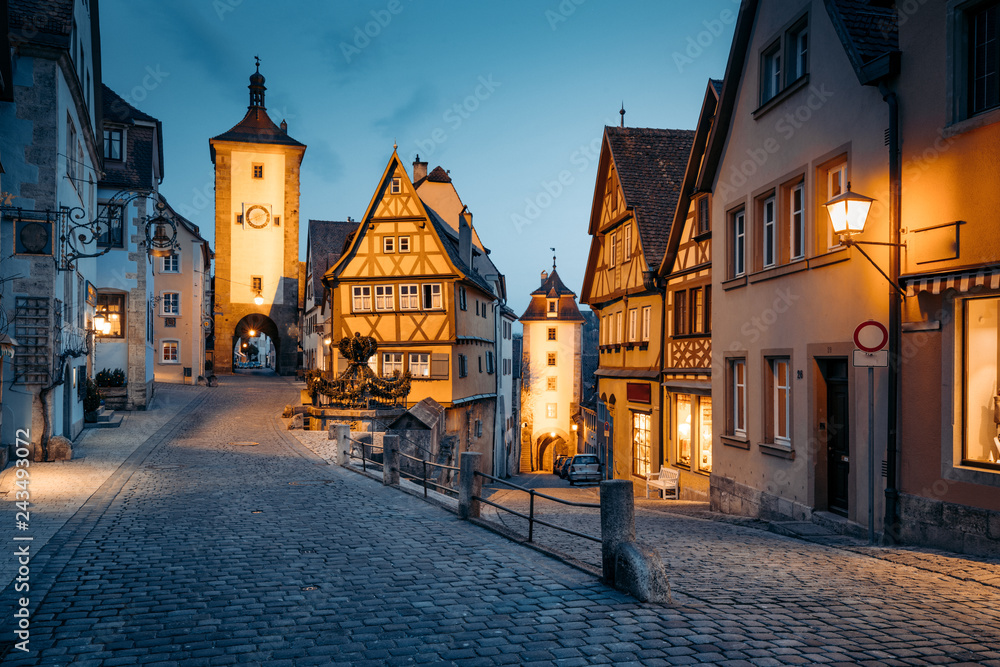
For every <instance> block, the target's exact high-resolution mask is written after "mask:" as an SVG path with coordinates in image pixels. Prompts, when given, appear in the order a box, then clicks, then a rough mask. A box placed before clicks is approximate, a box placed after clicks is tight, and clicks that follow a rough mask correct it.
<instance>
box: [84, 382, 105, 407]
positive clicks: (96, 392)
mask: <svg viewBox="0 0 1000 667" xmlns="http://www.w3.org/2000/svg"><path fill="white" fill-rule="evenodd" d="M101 398H102V396H101V390H100V389H98V388H97V383H96V382H94V381H93V380H91V379H90V378H87V394H86V395H85V396H84V397H83V409H84V410H86V411H87V412H94V411H95V410H100V409H101Z"/></svg>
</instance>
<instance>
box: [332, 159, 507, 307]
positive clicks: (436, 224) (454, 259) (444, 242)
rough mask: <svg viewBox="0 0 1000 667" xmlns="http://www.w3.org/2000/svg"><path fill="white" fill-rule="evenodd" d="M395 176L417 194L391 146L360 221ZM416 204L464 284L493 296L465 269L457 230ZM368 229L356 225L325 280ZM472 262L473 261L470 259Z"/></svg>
mask: <svg viewBox="0 0 1000 667" xmlns="http://www.w3.org/2000/svg"><path fill="white" fill-rule="evenodd" d="M394 174H398V175H399V176H400V177H402V178H403V179H404V181H405V182H406V183H407V184H408V188H412V189H413V192H414V193H415V194H416V187H415V186H414V185H413V183H412V181H410V180H409V178H410V177H409V176H408V175H407V173H406V168H405V167H404V166H403V163H402V161H401V160H400V159H399V155H398V153H397V152H396V147H395V146H393V150H392V156H391V157H390V158H389V162H388V163H387V164H386V166H385V169H384V170H383V172H382V177H381V179H379V185H378V188H377V189H376V190H375V192H374V194H373V195H372V198H371V201H370V202H369V203H368V208H367V209H366V210H365V215H364V217H363V218H362V222H364V223H368V222H370V221H371V220H372V217H373V215H374V213H375V210H376V207H377V205H378V203H379V202H380V201H381V200H382V197H383V196H384V195H385V193H386V189H387V187H388V184H389V179H390V178H391V176H392V175H394ZM416 202H417V205H418V209H419V210H421V211H423V212H424V213H425V214H426V216H427V219H428V220H429V221H430V223H431V228H432V229H433V230H434V232H435V234H436V235H437V237H438V239H440V241H441V246H442V248H444V251H445V253H446V254H447V255H448V259H449V261H450V262H451V264H452V266H454V267H455V270H456V271H457V272H458V273H459V274H460V275H461V276H462V278H463V279H465V280H466V281H468V282H470V283H472V284H474V285H476V287H478V288H480V289H482V290H483V291H485V292H486V293H487V294H494V292H493V289H492V288H491V287H490V285H489V283H487V282H486V280H485V279H484V278H483V277H482V276H481V275H479V274H478V273H477V272H476V271H475V270H474V268H473V267H471V266H468V265H467V264H466V263H465V262H464V261H463V260H462V258H461V256H460V253H459V251H458V231H457V230H455V229H452V227H451V226H450V225H449V224H448V223H447V222H445V221H444V220H443V219H442V218H441V216H440V215H438V213H437V211H435V210H434V209H432V208H431V207H430V206H428V205H427V204H426V203H424V201H423V199H421V198H420V196H419V195H417V196H416ZM367 228H368V225H367V224H362V225H359V226H358V232H359V233H357V234H354V235H353V237H352V238H351V239H350V240H349V241H348V244H347V247H345V248H344V252H343V253H342V254H341V256H340V258H339V259H338V260H337V262H336V263H335V264H333V265H332V266H331V267H330V268H329V270H327V271H326V272H325V273H324V279H331V278H335V277H336V276H337V275H339V273H340V271H341V270H342V269H343V267H344V266H346V265H347V263H348V262H349V261H350V260H351V258H352V257H353V256H354V254H355V253H356V252H357V249H358V247H359V246H360V244H361V240H362V239H363V238H364V236H365V233H366V230H367ZM477 253H480V250H479V249H478V248H476V247H475V246H473V249H472V254H473V258H475V256H476V254H477ZM473 261H475V259H473Z"/></svg>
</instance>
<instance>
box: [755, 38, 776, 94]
mask: <svg viewBox="0 0 1000 667" xmlns="http://www.w3.org/2000/svg"><path fill="white" fill-rule="evenodd" d="M780 91H781V42H780V41H778V42H775V43H774V44H772V45H771V46H769V47H768V48H767V49H766V50H765V51H764V52H763V53H762V54H761V56H760V103H761V104H764V102H767V101H768V100H769V99H771V98H772V97H774V96H775V95H777V94H778V93H779V92H780Z"/></svg>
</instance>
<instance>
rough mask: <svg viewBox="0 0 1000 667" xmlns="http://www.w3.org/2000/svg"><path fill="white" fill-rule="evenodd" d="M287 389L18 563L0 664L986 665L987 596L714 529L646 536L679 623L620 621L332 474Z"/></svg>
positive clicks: (238, 401)
mask: <svg viewBox="0 0 1000 667" xmlns="http://www.w3.org/2000/svg"><path fill="white" fill-rule="evenodd" d="M297 391H298V386H297V385H295V384H292V383H290V382H287V381H285V380H283V379H279V378H274V379H269V380H268V379H263V378H253V377H234V378H226V381H225V382H224V384H223V385H222V386H220V387H218V388H217V389H213V390H210V391H206V392H205V393H204V394H202V396H201V400H200V401H199V402H198V403H197V404H195V403H192V404H191V409H190V410H189V411H188V412H186V413H182V414H179V415H178V416H177V417H175V418H174V419H172V420H170V421H168V422H166V423H165V424H163V426H161V427H160V429H159V430H157V431H155V432H154V433H150V434H149V437H148V438H147V439H146V440H145V441H144V442H142V444H140V445H138V446H137V447H136V448H135V450H134V452H132V454H130V455H129V456H128V458H127V459H125V460H124V462H123V463H122V464H121V466H120V467H119V469H118V470H117V471H115V472H114V474H112V475H111V476H110V477H108V478H107V480H106V481H105V482H104V483H103V484H102V485H101V486H100V488H98V489H97V490H96V491H95V492H94V493H93V495H92V496H91V497H90V498H89V499H88V500H87V501H86V503H84V504H83V505H82V506H81V507H80V509H79V511H77V512H76V514H74V515H73V516H72V517H71V518H70V519H68V520H67V521H66V522H65V523H64V524H63V525H62V527H61V528H60V529H59V531H58V532H57V533H56V534H55V535H54V536H53V537H52V538H51V539H50V540H49V541H48V544H46V545H45V547H44V549H43V550H42V552H41V553H39V554H38V555H37V556H36V559H35V560H33V561H32V565H31V585H32V590H31V592H30V594H29V595H30V597H31V598H32V600H31V606H30V608H31V612H32V614H31V625H30V632H31V638H30V649H31V651H30V652H29V653H27V654H25V653H22V652H20V651H17V650H16V649H13V650H9V651H8V652H7V654H6V657H5V658H4V659H3V664H4V665H36V664H47V665H63V664H76V665H93V666H98V665H107V666H111V665H131V664H155V665H163V666H167V665H225V664H236V663H244V664H260V665H269V666H276V667H281V666H282V665H314V664H344V665H365V664H410V663H444V664H458V665H489V664H539V665H541V664H563V665H586V664H595V663H611V662H614V663H621V664H629V663H634V664H650V665H661V664H696V663H709V664H727V665H761V666H763V665H778V664H809V663H837V662H843V663H857V662H861V661H864V662H867V663H868V664H958V663H962V662H966V663H969V664H988V665H1000V651H998V645H1000V633H998V631H997V630H996V628H998V627H1000V611H998V610H1000V598H998V595H997V591H996V589H994V588H991V587H986V586H982V585H979V584H975V583H971V582H961V581H956V580H954V579H949V578H947V577H943V576H941V575H938V574H936V573H933V574H932V573H928V572H925V571H921V570H916V569H914V568H911V567H907V566H903V565H897V564H894V563H889V562H886V561H882V560H876V559H872V558H869V557H866V556H863V555H860V554H856V553H851V552H846V551H843V550H837V549H831V548H828V547H823V546H820V545H813V544H807V543H802V542H798V541H792V540H789V539H786V538H781V537H778V536H774V535H770V534H767V533H763V532H761V531H754V530H748V529H746V528H742V527H739V526H733V525H728V524H723V523H718V522H710V521H699V520H696V519H692V518H685V517H682V518H681V519H680V520H678V521H676V522H674V526H673V527H672V528H670V529H663V530H664V532H662V533H661V534H659V535H657V536H656V539H657V540H658V541H659V546H660V547H661V550H663V551H664V553H665V555H667V557H668V564H669V566H670V568H671V573H672V577H673V578H672V584H673V586H674V592H675V601H674V604H672V605H666V606H660V605H643V604H639V603H636V602H635V601H633V600H631V599H630V598H628V597H626V596H624V595H622V594H620V593H617V592H615V591H613V590H611V589H608V588H607V587H605V586H603V585H601V584H600V583H598V582H597V581H596V580H595V579H594V578H593V577H592V576H590V575H587V574H585V573H583V572H581V571H579V570H577V569H574V568H570V567H568V566H566V565H563V564H562V563H559V562H558V561H555V560H553V559H550V558H548V557H546V556H544V555H542V554H540V553H537V552H535V551H532V550H529V549H526V548H524V547H522V546H520V545H518V544H515V543H513V542H511V541H508V540H505V539H503V538H501V537H499V536H497V535H494V534H492V533H490V532H488V531H485V530H483V529H481V528H478V527H476V526H474V525H471V524H468V523H465V522H461V521H459V520H458V519H457V518H456V517H455V516H454V515H453V514H451V513H449V512H447V511H445V510H444V509H442V508H440V507H437V506H434V505H431V504H428V503H424V502H423V501H421V500H419V499H417V498H414V497H412V496H410V495H406V494H403V493H401V492H399V491H398V490H394V489H389V488H385V487H382V486H381V485H380V484H379V483H377V482H375V481H373V480H370V479H368V478H365V477H362V476H360V475H357V474H355V473H353V472H351V471H347V470H344V469H341V468H337V467H335V466H331V465H329V464H328V463H326V462H325V461H323V460H322V459H320V458H319V457H318V456H316V455H315V454H314V453H313V452H311V451H310V450H309V449H307V448H306V447H304V446H303V445H302V444H301V443H300V442H299V441H298V440H296V439H295V438H293V437H291V436H290V435H289V433H288V432H287V431H285V430H283V427H282V425H281V422H280V420H279V419H278V418H277V415H278V414H279V413H280V411H281V408H282V406H283V405H284V404H285V403H287V402H290V401H291V400H293V399H294V396H295V392H297ZM249 443H257V444H249ZM71 465H72V462H71V464H70V466H71ZM42 474H43V473H39V476H41V475H42ZM570 520H572V521H578V522H579V523H580V524H581V525H584V524H586V523H587V522H589V521H592V517H590V516H587V515H584V514H580V515H578V516H576V517H571V518H570ZM645 525H646V521H645V519H642V520H641V521H640V526H639V530H640V533H642V532H643V531H644V530H645V527H644V526H645ZM8 544H9V543H8ZM667 545H669V549H667V548H666V547H667ZM8 549H9V553H11V554H12V553H13V547H10V546H8ZM11 557H12V556H11ZM36 586H37V588H36ZM14 597H15V595H14V592H13V591H12V589H11V588H10V587H8V588H7V589H6V590H5V591H4V595H3V603H2V604H3V608H4V609H7V610H9V609H12V608H13V605H14V600H13V598H14ZM3 618H4V628H5V630H6V631H5V632H4V634H3V638H8V637H12V636H13V635H11V634H10V633H9V628H10V627H11V626H10V613H9V612H5V613H4V616H3Z"/></svg>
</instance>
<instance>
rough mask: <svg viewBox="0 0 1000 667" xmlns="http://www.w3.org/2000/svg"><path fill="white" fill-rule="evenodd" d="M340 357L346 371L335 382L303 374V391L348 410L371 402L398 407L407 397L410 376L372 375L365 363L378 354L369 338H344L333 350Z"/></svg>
mask: <svg viewBox="0 0 1000 667" xmlns="http://www.w3.org/2000/svg"><path fill="white" fill-rule="evenodd" d="M337 347H338V349H339V350H340V356H341V357H343V358H344V359H346V360H347V368H345V369H344V372H343V373H341V374H340V376H339V377H337V379H335V380H332V381H331V380H327V379H326V378H324V377H323V376H322V373H321V372H320V371H318V370H311V371H308V372H307V373H306V387H307V388H308V390H309V392H310V393H314V394H322V395H323V396H327V397H329V398H330V399H331V400H332V401H333V402H335V403H339V404H341V405H347V406H350V407H357V408H364V407H368V405H369V403H370V402H371V399H375V401H377V402H382V403H385V402H390V403H402V402H404V401H405V399H406V397H407V395H409V393H410V374H409V373H402V374H401V373H399V371H396V372H395V373H393V375H392V377H379V376H377V375H375V373H374V372H373V371H372V369H371V367H370V366H369V365H368V360H369V359H370V358H371V357H372V355H374V354H375V352H376V351H377V350H378V343H377V342H376V340H375V339H374V338H372V337H371V336H362V335H361V334H359V333H355V334H354V337H353V338H350V337H347V336H345V337H344V338H342V339H341V341H340V344H339V345H338V346H337Z"/></svg>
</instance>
